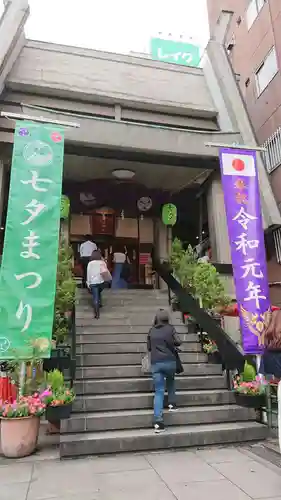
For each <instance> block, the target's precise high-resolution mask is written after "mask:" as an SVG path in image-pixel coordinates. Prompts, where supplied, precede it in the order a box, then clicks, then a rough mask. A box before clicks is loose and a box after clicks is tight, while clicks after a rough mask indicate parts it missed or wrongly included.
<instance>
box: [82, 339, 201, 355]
mask: <svg viewBox="0 0 281 500" xmlns="http://www.w3.org/2000/svg"><path fill="white" fill-rule="evenodd" d="M180 350H181V352H182V353H186V352H189V353H195V352H202V347H201V345H200V343H199V342H194V343H192V342H183V343H182V344H181V346H180ZM146 351H147V347H146V343H144V342H142V343H137V342H132V343H131V342H126V343H124V342H123V343H120V344H118V343H115V344H108V343H105V344H103V343H101V344H97V343H95V344H85V343H83V344H79V345H77V351H76V352H77V354H82V355H84V354H129V353H132V354H133V353H138V354H144V353H145V352H146Z"/></svg>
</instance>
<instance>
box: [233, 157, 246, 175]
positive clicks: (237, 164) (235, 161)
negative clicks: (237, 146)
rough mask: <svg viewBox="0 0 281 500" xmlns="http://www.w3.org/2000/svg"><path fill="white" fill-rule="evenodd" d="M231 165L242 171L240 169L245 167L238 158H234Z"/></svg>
mask: <svg viewBox="0 0 281 500" xmlns="http://www.w3.org/2000/svg"><path fill="white" fill-rule="evenodd" d="M232 166H233V168H234V170H236V171H237V172H242V170H244V169H245V163H244V162H243V160H241V159H240V158H235V160H233V162H232Z"/></svg>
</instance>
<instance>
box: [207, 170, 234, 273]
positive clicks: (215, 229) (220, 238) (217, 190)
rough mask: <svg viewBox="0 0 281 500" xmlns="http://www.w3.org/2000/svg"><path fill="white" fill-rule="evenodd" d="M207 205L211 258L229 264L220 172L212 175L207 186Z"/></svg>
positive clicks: (229, 257)
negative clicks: (210, 181)
mask: <svg viewBox="0 0 281 500" xmlns="http://www.w3.org/2000/svg"><path fill="white" fill-rule="evenodd" d="M207 205H208V223H209V234H210V241H211V248H212V260H213V261H214V262H220V263H224V264H230V263H231V256H230V246H229V238H228V231H227V223H226V214H225V205H224V196H223V190H222V184H221V179H220V174H216V175H215V176H214V178H213V180H212V183H211V185H210V187H209V191H208V193H207Z"/></svg>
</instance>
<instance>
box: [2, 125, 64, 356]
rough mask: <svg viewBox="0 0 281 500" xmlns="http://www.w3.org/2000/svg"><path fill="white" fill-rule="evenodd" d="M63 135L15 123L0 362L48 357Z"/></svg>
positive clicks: (50, 128) (55, 130) (57, 130)
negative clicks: (36, 354) (34, 353)
mask: <svg viewBox="0 0 281 500" xmlns="http://www.w3.org/2000/svg"><path fill="white" fill-rule="evenodd" d="M63 157H64V132H63V130H62V129H60V128H58V127H56V126H55V125H45V124H43V125H42V124H35V123H29V122H18V123H17V124H16V128H15V136H14V149H13V159H12V169H11V182H10V193H9V203H8V214H7V222H6V231H5V241H4V251H3V260H2V266H1V275H0V360H5V359H18V358H22V359H28V358H29V357H31V356H32V353H33V352H34V348H35V349H36V352H37V353H38V352H40V357H42V358H46V357H49V356H50V350H51V339H52V328H53V316H54V300H55V289H56V270H57V258H58V240H59V224H60V208H61V189H62V172H63Z"/></svg>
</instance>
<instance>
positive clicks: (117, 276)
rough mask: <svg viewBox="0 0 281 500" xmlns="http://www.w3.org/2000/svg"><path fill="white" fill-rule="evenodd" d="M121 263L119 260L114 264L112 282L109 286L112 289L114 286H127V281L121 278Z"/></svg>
mask: <svg viewBox="0 0 281 500" xmlns="http://www.w3.org/2000/svg"><path fill="white" fill-rule="evenodd" d="M123 265H124V264H121V262H117V263H115V264H114V269H113V274H112V283H111V288H112V289H113V290H114V289H116V288H128V283H127V281H125V280H124V279H123V278H121V273H122V269H123Z"/></svg>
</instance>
